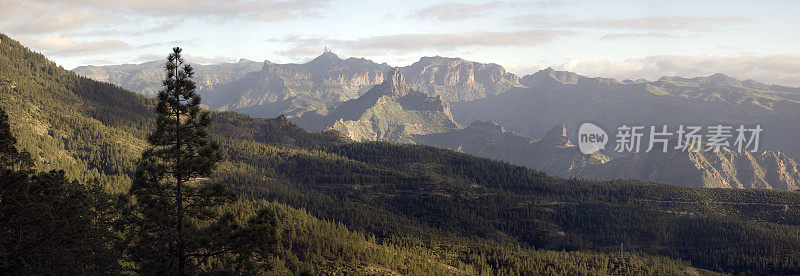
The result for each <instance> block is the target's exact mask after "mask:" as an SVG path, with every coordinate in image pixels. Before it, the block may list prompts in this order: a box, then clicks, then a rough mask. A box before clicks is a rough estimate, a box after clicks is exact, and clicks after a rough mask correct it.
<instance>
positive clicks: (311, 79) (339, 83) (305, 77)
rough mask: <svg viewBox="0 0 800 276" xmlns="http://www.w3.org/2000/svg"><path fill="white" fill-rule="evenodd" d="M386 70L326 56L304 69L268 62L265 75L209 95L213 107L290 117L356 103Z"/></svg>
mask: <svg viewBox="0 0 800 276" xmlns="http://www.w3.org/2000/svg"><path fill="white" fill-rule="evenodd" d="M389 68H390V67H389V66H388V65H386V64H377V63H374V62H372V61H369V60H366V59H358V58H348V59H340V58H339V57H338V56H336V54H334V53H331V52H325V53H323V54H322V55H320V56H319V57H317V58H315V59H314V60H312V61H310V62H308V63H304V64H275V63H271V62H268V61H265V62H264V65H263V67H262V68H261V70H260V71H255V72H251V73H249V74H247V75H246V76H244V77H242V78H241V79H238V80H234V81H231V82H228V83H225V84H221V85H218V86H217V87H215V88H214V89H213V91H208V92H205V94H204V96H205V98H204V99H205V100H207V101H208V103H207V104H208V105H209V107H211V108H212V109H219V110H233V111H239V112H244V113H247V114H251V115H254V116H258V117H274V116H278V115H279V114H283V113H286V114H288V115H290V116H292V115H298V114H302V113H303V112H306V111H309V110H319V111H320V112H323V113H324V112H325V110H326V109H327V108H328V107H332V106H335V105H337V104H339V103H340V102H343V101H347V100H351V99H355V98H357V97H358V96H360V95H362V94H364V92H366V91H367V90H369V89H370V88H372V86H374V85H376V84H380V83H381V82H382V81H383V74H384V72H386V71H388V70H389Z"/></svg>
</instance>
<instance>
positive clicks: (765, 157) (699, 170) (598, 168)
mask: <svg viewBox="0 0 800 276" xmlns="http://www.w3.org/2000/svg"><path fill="white" fill-rule="evenodd" d="M575 176H577V177H581V178H587V179H601V180H602V179H620V178H634V179H640V180H644V181H653V182H660V183H668V184H676V185H684V186H694V187H706V188H755V189H778V190H790V191H795V190H798V188H800V166H798V164H797V162H795V161H794V160H793V159H792V158H790V157H789V156H786V155H785V154H782V153H781V152H774V151H761V152H757V153H752V152H744V153H737V152H725V151H720V152H718V153H714V152H667V153H662V152H648V153H634V154H631V155H628V156H625V157H620V158H616V159H614V160H611V161H610V162H608V163H605V164H602V165H595V166H589V167H587V168H584V169H583V170H582V171H580V172H579V173H577V174H576V175H575Z"/></svg>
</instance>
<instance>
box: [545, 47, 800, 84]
mask: <svg viewBox="0 0 800 276" xmlns="http://www.w3.org/2000/svg"><path fill="white" fill-rule="evenodd" d="M553 68H555V69H558V70H566V71H573V72H576V73H579V74H582V75H586V76H602V77H612V78H616V79H638V78H646V79H649V80H656V79H658V78H660V77H662V76H665V75H666V76H683V77H695V76H708V75H712V74H714V73H724V74H727V75H730V76H732V77H735V78H738V79H743V80H744V79H753V80H756V81H760V82H764V83H767V84H778V85H788V86H800V54H776V55H752V54H742V55H700V56H677V55H661V56H650V57H645V58H640V59H629V60H624V61H606V60H594V61H580V60H570V61H567V62H564V63H562V64H558V65H554V66H553Z"/></svg>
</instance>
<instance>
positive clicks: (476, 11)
mask: <svg viewBox="0 0 800 276" xmlns="http://www.w3.org/2000/svg"><path fill="white" fill-rule="evenodd" d="M564 3H565V1H536V2H533V1H527V2H510V1H492V2H488V3H481V4H471V3H458V2H447V3H440V4H436V5H432V6H429V7H426V8H423V9H420V10H416V11H413V12H411V13H409V16H412V17H416V18H420V19H436V20H442V21H449V20H462V19H469V18H476V17H482V16H487V15H491V14H492V13H493V12H495V11H497V10H502V9H524V8H529V7H533V6H537V7H552V6H558V5H563V4H564Z"/></svg>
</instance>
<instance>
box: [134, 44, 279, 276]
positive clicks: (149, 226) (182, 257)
mask: <svg viewBox="0 0 800 276" xmlns="http://www.w3.org/2000/svg"><path fill="white" fill-rule="evenodd" d="M172 51H173V52H172V53H171V54H170V55H169V57H168V58H167V63H166V79H165V80H164V86H165V88H164V90H162V91H160V92H159V94H158V106H157V107H156V113H157V114H158V119H157V120H156V129H155V130H154V131H153V133H152V134H150V136H148V137H147V140H148V142H150V145H151V148H149V149H147V150H145V151H144V152H143V153H142V158H141V160H140V162H139V163H138V164H137V169H136V173H135V175H134V181H133V185H132V187H131V191H130V195H131V196H133V199H134V200H135V204H134V205H133V206H132V209H133V213H132V214H130V215H128V216H126V217H125V218H124V219H125V220H128V221H127V222H128V226H129V227H130V229H129V232H128V238H129V244H130V247H131V250H130V256H131V257H132V259H133V260H134V261H135V263H136V264H137V267H136V268H137V270H139V271H140V272H141V273H142V274H150V273H155V274H162V275H163V274H175V273H176V272H177V274H178V275H188V274H190V273H192V274H194V273H197V272H212V271H213V272H216V273H219V272H222V271H225V272H228V273H234V274H250V273H255V272H258V271H262V270H265V269H266V268H268V266H267V265H266V260H267V258H269V257H270V256H271V255H272V250H271V249H272V245H273V244H274V243H275V241H276V237H275V224H276V221H275V217H274V215H273V214H272V213H271V212H268V211H266V210H261V211H258V212H257V215H256V216H254V217H252V218H250V219H249V220H248V225H246V226H243V225H241V224H240V223H239V222H238V221H236V219H235V217H234V214H233V213H230V212H219V210H218V209H219V208H220V207H222V206H224V205H226V204H231V203H233V202H234V201H235V200H236V195H235V194H233V193H232V192H231V191H229V190H228V188H227V187H226V186H225V184H223V183H220V182H213V181H208V179H207V178H208V176H209V175H210V174H211V171H212V170H213V169H214V168H215V167H216V165H217V163H218V162H219V161H220V159H221V156H220V153H219V146H218V144H217V143H216V142H213V141H210V140H209V139H208V137H207V136H208V134H207V132H206V128H208V126H209V124H211V118H210V117H209V114H208V112H206V111H202V110H201V109H200V97H199V96H198V95H197V94H195V83H194V81H193V80H192V77H193V76H194V71H193V69H192V67H191V66H190V65H188V64H185V62H184V60H183V58H182V57H181V48H178V47H175V48H173V49H172Z"/></svg>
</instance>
